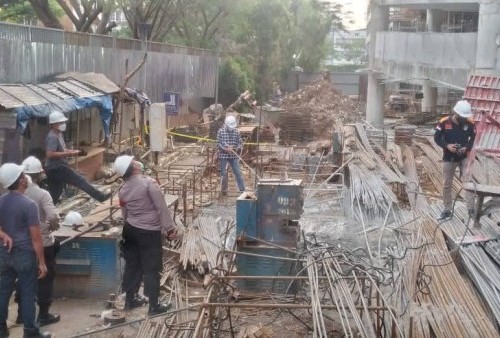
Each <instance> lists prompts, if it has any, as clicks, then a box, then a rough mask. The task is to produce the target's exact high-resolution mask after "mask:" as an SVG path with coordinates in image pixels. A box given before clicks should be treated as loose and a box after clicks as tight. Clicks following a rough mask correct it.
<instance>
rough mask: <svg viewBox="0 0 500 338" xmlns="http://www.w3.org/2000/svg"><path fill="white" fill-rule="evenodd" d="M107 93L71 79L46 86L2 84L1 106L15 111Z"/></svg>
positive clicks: (0, 86)
mask: <svg viewBox="0 0 500 338" xmlns="http://www.w3.org/2000/svg"><path fill="white" fill-rule="evenodd" d="M104 94H106V93H104V92H102V91H100V90H97V89H94V88H92V87H90V86H88V85H87V84H85V83H82V82H80V81H77V80H74V79H71V80H66V81H59V82H50V83H44V84H38V85H35V84H0V106H2V107H4V108H5V109H13V108H17V107H22V106H36V105H41V104H47V103H58V102H61V101H64V100H65V99H68V98H71V97H93V96H99V95H104Z"/></svg>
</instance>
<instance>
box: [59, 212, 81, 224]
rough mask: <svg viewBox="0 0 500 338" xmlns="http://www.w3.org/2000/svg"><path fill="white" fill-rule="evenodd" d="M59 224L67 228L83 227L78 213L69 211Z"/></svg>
mask: <svg viewBox="0 0 500 338" xmlns="http://www.w3.org/2000/svg"><path fill="white" fill-rule="evenodd" d="M61 224H62V225H65V226H69V227H71V226H73V225H83V217H82V215H81V214H80V213H79V212H76V211H70V212H68V214H67V215H66V217H64V221H63V222H62V223H61Z"/></svg>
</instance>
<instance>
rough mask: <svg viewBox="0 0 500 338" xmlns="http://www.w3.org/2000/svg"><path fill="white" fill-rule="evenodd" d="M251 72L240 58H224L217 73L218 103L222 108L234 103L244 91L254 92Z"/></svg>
mask: <svg viewBox="0 0 500 338" xmlns="http://www.w3.org/2000/svg"><path fill="white" fill-rule="evenodd" d="M252 76H253V72H252V70H251V69H250V68H249V65H248V63H247V62H246V60H245V59H243V58H242V57H229V58H226V60H225V61H224V63H223V64H222V66H221V68H220V71H219V93H220V94H219V101H220V103H222V104H223V105H224V106H228V105H229V104H231V103H232V102H234V101H235V100H236V99H237V98H238V96H239V95H240V94H241V93H242V92H244V91H245V90H250V91H251V92H254V91H255V84H254V82H253V78H252Z"/></svg>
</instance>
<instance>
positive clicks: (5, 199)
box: [0, 163, 51, 338]
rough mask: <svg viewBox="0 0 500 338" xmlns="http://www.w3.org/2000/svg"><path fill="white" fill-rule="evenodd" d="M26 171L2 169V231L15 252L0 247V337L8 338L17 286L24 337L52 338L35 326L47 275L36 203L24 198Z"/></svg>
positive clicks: (10, 167)
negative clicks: (39, 294) (39, 288)
mask: <svg viewBox="0 0 500 338" xmlns="http://www.w3.org/2000/svg"><path fill="white" fill-rule="evenodd" d="M28 182H29V181H28V177H27V176H26V175H25V173H24V168H23V167H22V166H20V165H17V164H14V163H5V164H3V165H2V166H1V167H0V184H1V185H2V186H3V187H4V188H5V189H8V190H9V191H8V192H7V193H6V194H4V195H2V196H1V197H0V228H1V229H2V231H3V232H5V233H6V234H7V236H9V237H10V238H11V239H12V249H11V250H8V247H6V246H0V337H1V338H3V337H7V336H9V330H8V329H7V318H8V314H9V313H8V310H9V300H10V297H11V295H12V292H13V291H14V287H15V283H16V280H17V285H18V288H19V291H20V293H21V311H22V318H23V323H24V337H51V334H49V333H41V332H40V330H39V328H38V324H37V323H36V318H35V316H36V308H35V299H36V296H37V275H38V279H41V278H44V277H45V276H46V275H47V266H46V265H45V256H44V254H43V242H42V235H41V233H40V219H39V215H38V207H37V205H36V203H35V202H33V201H32V200H30V199H29V198H28V197H26V196H25V195H24V193H25V192H26V189H28V184H29V183H28Z"/></svg>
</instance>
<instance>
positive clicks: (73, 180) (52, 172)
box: [45, 111, 111, 204]
mask: <svg viewBox="0 0 500 338" xmlns="http://www.w3.org/2000/svg"><path fill="white" fill-rule="evenodd" d="M66 121H68V119H67V118H66V116H64V114H63V113H61V112H58V111H54V112H52V113H51V114H50V115H49V124H50V131H49V133H48V134H47V138H46V139H45V151H46V159H47V160H46V165H45V173H46V175H47V184H48V190H49V192H50V196H52V200H53V201H54V204H57V203H58V202H59V198H60V197H61V194H62V192H63V189H64V184H69V185H72V186H74V187H77V188H79V189H81V190H83V191H85V192H86V193H87V194H89V195H90V196H91V197H93V198H94V199H96V200H98V201H99V202H104V201H105V200H107V199H108V198H109V197H110V196H111V194H109V193H108V194H104V193H102V192H100V191H99V190H97V189H96V188H94V187H93V186H92V185H91V184H90V183H89V182H88V181H87V180H86V179H85V178H84V177H82V176H80V175H79V174H77V173H76V172H75V171H74V170H73V169H71V168H70V166H69V165H68V160H67V158H68V157H74V156H78V154H79V150H68V149H66V144H65V143H64V138H63V134H62V133H63V132H64V131H65V130H66Z"/></svg>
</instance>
